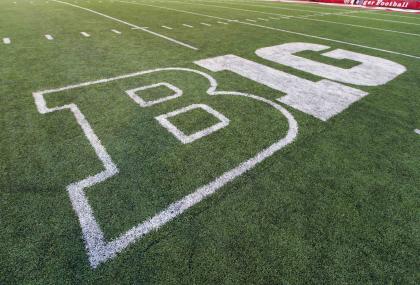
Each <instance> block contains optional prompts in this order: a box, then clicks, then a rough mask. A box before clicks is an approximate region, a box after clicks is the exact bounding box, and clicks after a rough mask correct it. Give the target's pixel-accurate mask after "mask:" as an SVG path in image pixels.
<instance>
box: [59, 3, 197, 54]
mask: <svg viewBox="0 0 420 285" xmlns="http://www.w3.org/2000/svg"><path fill="white" fill-rule="evenodd" d="M51 1H54V2H57V3H61V4H65V5H69V6H72V7H75V8H79V9H82V10H85V11H88V12H91V13H94V14H96V15H99V16H102V17H105V18H108V19H111V20H113V21H116V22H119V23H122V24H125V25H127V26H130V27H132V28H136V29H138V30H141V31H143V32H146V33H149V34H152V35H154V36H157V37H160V38H163V39H165V40H168V41H170V42H173V43H175V44H178V45H181V46H183V47H186V48H189V49H192V50H198V48H196V47H194V46H192V45H189V44H186V43H183V42H180V41H178V40H175V39H173V38H170V37H167V36H164V35H161V34H159V33H156V32H152V31H150V30H148V29H145V28H143V27H139V26H137V25H134V24H131V23H129V22H126V21H123V20H120V19H117V18H114V17H111V16H108V15H105V14H103V13H100V12H97V11H94V10H92V9H88V8H85V7H82V6H78V5H74V4H71V3H68V2H63V1H60V0H51Z"/></svg>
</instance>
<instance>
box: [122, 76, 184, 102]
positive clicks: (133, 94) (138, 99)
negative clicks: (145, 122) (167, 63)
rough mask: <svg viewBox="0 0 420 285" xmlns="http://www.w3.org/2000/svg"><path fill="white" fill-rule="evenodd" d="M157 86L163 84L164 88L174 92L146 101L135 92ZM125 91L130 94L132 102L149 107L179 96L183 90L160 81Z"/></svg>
mask: <svg viewBox="0 0 420 285" xmlns="http://www.w3.org/2000/svg"><path fill="white" fill-rule="evenodd" d="M159 86H164V87H166V88H168V89H169V90H171V91H173V92H174V93H173V94H172V95H169V96H166V97H162V98H159V99H156V100H151V101H146V100H144V99H142V98H141V97H140V96H139V95H138V94H137V93H138V92H139V91H144V90H147V89H151V88H156V87H159ZM125 93H127V95H128V96H130V98H131V99H133V101H134V102H136V103H137V104H138V105H139V106H140V107H143V108H145V107H150V106H153V105H156V104H159V103H162V102H166V101H169V100H172V99H175V98H178V97H180V96H182V94H183V92H182V90H181V89H179V88H178V87H176V86H173V85H172V84H169V83H167V82H160V83H156V84H152V85H147V86H142V87H139V88H135V89H130V90H127V91H125Z"/></svg>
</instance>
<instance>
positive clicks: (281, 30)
mask: <svg viewBox="0 0 420 285" xmlns="http://www.w3.org/2000/svg"><path fill="white" fill-rule="evenodd" d="M118 2H122V3H129V4H134V5H142V6H150V7H155V8H160V9H165V10H170V11H176V12H180V13H186V14H191V15H198V16H203V17H207V18H213V19H219V20H224V21H231V22H235V23H238V24H242V25H248V26H253V27H258V28H262V29H267V30H272V31H278V32H282V33H287V34H293V35H299V36H302V37H308V38H313V39H319V40H324V41H328V42H334V43H340V44H344V45H349V46H355V47H359V48H364V49H370V50H375V51H381V52H384V53H390V54H397V55H400V56H405V57H409V58H415V59H420V56H416V55H412V54H407V53H401V52H397V51H392V50H386V49H381V48H376V47H371V46H367V45H362V44H356V43H352V42H347V41H341V40H335V39H331V38H326V37H320V36H316V35H311V34H305V33H300V32H294V31H290V30H285V29H279V28H274V27H270V26H264V25H260V24H254V23H248V22H242V21H234V20H232V19H226V18H222V17H217V16H212V15H207V14H203V13H198V12H191V11H186V10H181V9H174V8H168V7H162V6H156V5H150V4H143V3H137V2H136V3H131V2H126V1H121V0H120V1H118Z"/></svg>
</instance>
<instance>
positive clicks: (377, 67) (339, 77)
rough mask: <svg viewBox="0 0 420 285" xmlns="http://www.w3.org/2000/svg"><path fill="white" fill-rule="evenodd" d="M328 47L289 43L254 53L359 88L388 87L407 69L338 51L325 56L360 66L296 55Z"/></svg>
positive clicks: (381, 59)
mask: <svg viewBox="0 0 420 285" xmlns="http://www.w3.org/2000/svg"><path fill="white" fill-rule="evenodd" d="M329 48H330V47H329V46H325V45H320V44H311V43H296V42H295V43H286V44H281V45H277V46H271V47H266V48H260V49H257V50H256V51H255V54H257V55H258V56H259V57H261V58H264V59H266V60H270V61H273V62H276V63H279V64H282V65H285V66H289V67H292V68H295V69H298V70H301V71H305V72H308V73H312V74H314V75H317V76H319V77H323V78H328V79H330V80H334V81H339V82H343V83H348V84H354V85H359V86H379V85H384V84H386V83H388V82H389V81H391V80H393V79H395V78H396V77H397V76H399V75H401V74H403V73H404V72H406V71H407V69H406V68H405V67H404V66H403V65H401V64H398V63H396V62H393V61H390V60H387V59H383V58H379V57H376V56H370V55H365V54H361V53H357V52H352V51H347V50H342V49H335V50H333V51H329V52H325V53H322V54H321V55H322V56H326V57H330V58H334V59H349V60H352V61H356V62H359V63H360V64H359V65H357V66H354V67H352V68H340V67H336V66H333V65H329V64H324V63H321V62H317V61H313V60H310V59H307V58H303V57H300V56H297V55H295V54H296V53H299V52H302V51H316V52H319V51H323V50H327V49H329Z"/></svg>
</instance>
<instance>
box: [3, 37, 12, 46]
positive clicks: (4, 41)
mask: <svg viewBox="0 0 420 285" xmlns="http://www.w3.org/2000/svg"><path fill="white" fill-rule="evenodd" d="M3 43H4V44H5V45H10V44H11V43H12V41H11V40H10V38H3Z"/></svg>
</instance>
